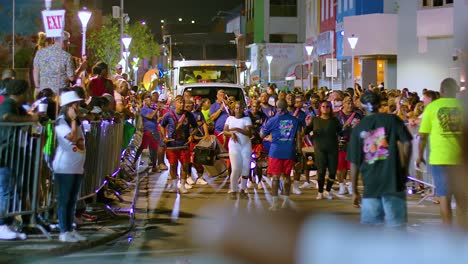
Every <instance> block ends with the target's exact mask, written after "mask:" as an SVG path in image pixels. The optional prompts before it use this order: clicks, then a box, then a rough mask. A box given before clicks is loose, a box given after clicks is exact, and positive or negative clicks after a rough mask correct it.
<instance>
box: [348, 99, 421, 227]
mask: <svg viewBox="0 0 468 264" xmlns="http://www.w3.org/2000/svg"><path fill="white" fill-rule="evenodd" d="M361 103H362V105H363V107H364V108H365V109H366V113H367V116H366V117H365V118H363V119H362V120H361V122H360V123H359V124H358V125H357V126H356V127H355V128H354V129H353V131H352V132H351V139H350V142H349V145H348V153H347V159H348V160H349V161H350V162H351V177H352V181H353V189H354V190H353V202H354V204H355V206H359V205H360V202H361V201H360V200H361V195H360V193H359V191H358V188H357V181H358V174H359V171H360V172H361V174H362V182H363V184H364V194H363V199H362V204H361V205H362V209H361V223H363V224H371V225H380V224H384V223H385V224H386V225H387V226H390V227H399V226H403V225H405V224H406V222H407V209H406V193H405V183H406V176H407V175H408V165H409V160H410V156H411V140H412V137H411V134H410V132H409V131H408V129H407V128H406V126H405V125H404V124H403V121H402V120H401V119H400V118H398V117H397V116H395V115H392V114H382V113H378V109H379V106H380V98H379V96H378V95H377V94H375V93H372V92H366V93H365V94H364V96H363V97H362V98H361Z"/></svg>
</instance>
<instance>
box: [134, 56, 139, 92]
mask: <svg viewBox="0 0 468 264" xmlns="http://www.w3.org/2000/svg"><path fill="white" fill-rule="evenodd" d="M138 62H140V58H138V57H134V58H133V76H134V77H133V85H136V86H138Z"/></svg>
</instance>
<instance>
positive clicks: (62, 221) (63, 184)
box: [54, 173, 83, 233]
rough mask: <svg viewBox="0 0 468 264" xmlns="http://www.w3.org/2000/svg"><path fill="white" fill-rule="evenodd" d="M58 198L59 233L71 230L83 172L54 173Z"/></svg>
mask: <svg viewBox="0 0 468 264" xmlns="http://www.w3.org/2000/svg"><path fill="white" fill-rule="evenodd" d="M54 180H55V186H56V188H57V199H58V220H59V229H60V232H61V233H64V232H71V231H73V220H74V217H75V208H76V201H77V200H78V193H79V191H80V187H81V181H82V180H83V174H61V173H56V174H54Z"/></svg>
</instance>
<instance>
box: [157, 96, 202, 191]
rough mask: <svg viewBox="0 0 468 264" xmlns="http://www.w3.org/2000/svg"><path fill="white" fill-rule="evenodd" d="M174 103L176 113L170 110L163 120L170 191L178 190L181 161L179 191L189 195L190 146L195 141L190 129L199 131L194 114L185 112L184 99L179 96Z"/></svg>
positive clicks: (162, 134)
mask: <svg viewBox="0 0 468 264" xmlns="http://www.w3.org/2000/svg"><path fill="white" fill-rule="evenodd" d="M174 101H175V111H174V110H172V109H169V112H168V113H166V114H165V115H164V117H163V119H162V120H161V123H160V125H161V127H162V129H161V136H162V138H163V139H164V143H166V146H167V151H166V156H167V160H168V161H169V176H170V179H172V185H171V186H170V188H169V191H171V192H174V191H175V190H176V186H177V179H178V176H177V165H178V162H179V161H180V163H181V164H182V172H181V175H180V184H179V185H178V189H179V192H180V193H187V188H191V185H189V184H187V182H186V181H187V175H188V173H189V164H190V150H189V148H188V146H189V144H190V142H191V141H192V140H193V137H192V135H191V134H190V129H193V131H197V129H198V125H197V121H196V120H195V117H194V116H193V114H192V113H190V112H187V111H185V109H184V107H185V102H184V98H183V97H182V96H180V95H178V96H176V98H175V100H174Z"/></svg>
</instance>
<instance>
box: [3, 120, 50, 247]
mask: <svg viewBox="0 0 468 264" xmlns="http://www.w3.org/2000/svg"><path fill="white" fill-rule="evenodd" d="M42 131H43V130H42V127H41V126H38V125H37V124H35V123H0V167H2V171H3V175H0V177H1V178H3V177H6V182H7V186H6V190H7V193H8V195H6V196H4V197H0V199H3V200H0V204H2V202H3V204H4V205H5V207H4V208H0V217H16V216H22V219H25V218H24V217H26V216H29V223H28V226H29V227H32V228H37V229H39V230H40V231H41V232H42V233H43V234H44V235H46V237H47V238H49V239H50V235H49V233H48V232H47V231H46V230H45V228H44V227H43V226H41V225H40V224H38V223H37V217H38V213H39V212H44V211H47V210H49V209H51V208H52V206H53V201H52V199H51V195H50V191H51V189H52V188H51V186H50V185H51V184H52V181H51V173H47V172H44V173H42V172H43V171H42V169H43V164H44V160H43V155H42V143H43V142H44V137H45V134H44V133H43V132H42ZM8 175H9V176H8ZM39 183H41V184H39Z"/></svg>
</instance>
